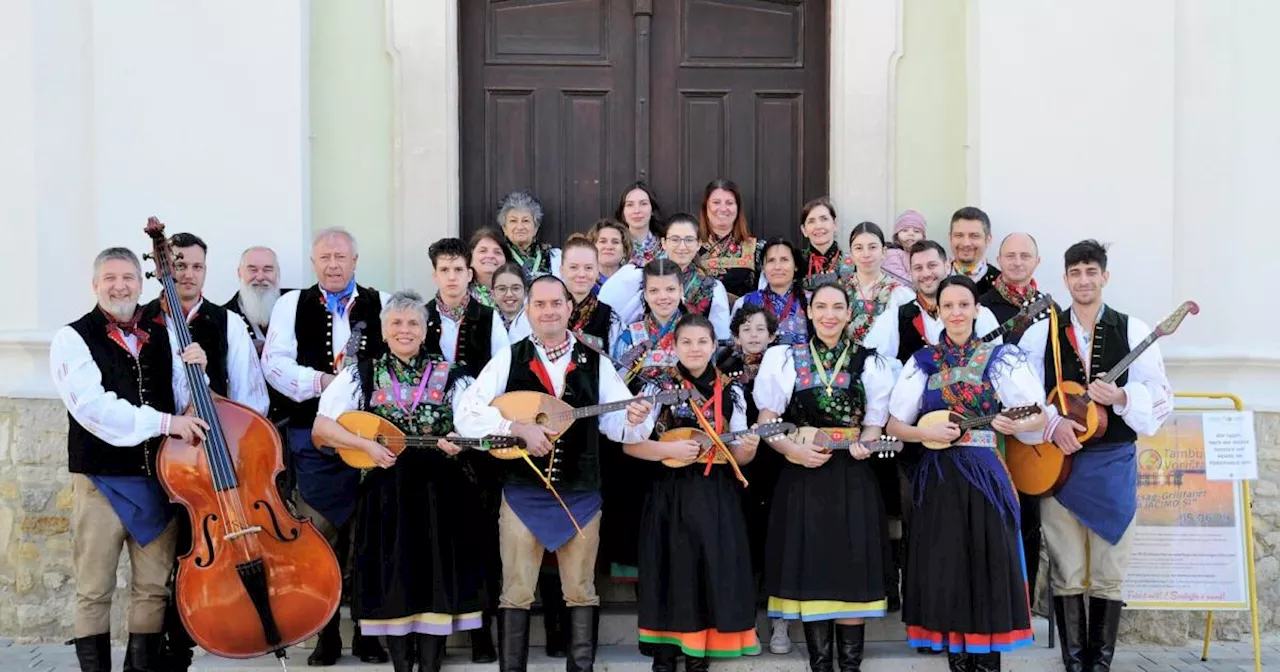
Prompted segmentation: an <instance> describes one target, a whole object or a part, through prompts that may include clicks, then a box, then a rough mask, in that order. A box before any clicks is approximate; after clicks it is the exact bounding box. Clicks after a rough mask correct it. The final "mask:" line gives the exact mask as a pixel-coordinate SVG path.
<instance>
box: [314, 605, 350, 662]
mask: <svg viewBox="0 0 1280 672" xmlns="http://www.w3.org/2000/svg"><path fill="white" fill-rule="evenodd" d="M341 618H342V612H341V611H339V612H336V613H334V615H333V618H331V619H329V622H328V623H326V624H325V626H324V629H323V630H321V631H320V634H319V635H318V636H317V637H316V648H315V650H314V651H312V652H311V655H310V656H307V665H310V666H311V667H328V666H330V665H335V664H337V662H338V659H339V658H341V657H342V634H341V633H340V632H339V630H338V626H339V619H341Z"/></svg>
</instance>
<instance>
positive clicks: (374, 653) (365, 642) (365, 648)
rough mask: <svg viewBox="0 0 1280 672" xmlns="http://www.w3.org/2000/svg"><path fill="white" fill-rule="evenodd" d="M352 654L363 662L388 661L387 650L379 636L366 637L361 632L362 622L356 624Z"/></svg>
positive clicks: (352, 638)
mask: <svg viewBox="0 0 1280 672" xmlns="http://www.w3.org/2000/svg"><path fill="white" fill-rule="evenodd" d="M351 655H353V656H355V657H356V658H359V659H360V662H362V663H375V664H382V663H385V662H387V660H388V658H387V651H386V649H384V648H382V643H381V642H379V641H378V638H377V637H365V636H364V635H362V634H360V624H359V623H356V625H355V634H354V635H353V636H352V637H351Z"/></svg>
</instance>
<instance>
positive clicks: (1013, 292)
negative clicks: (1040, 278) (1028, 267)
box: [993, 274, 1040, 306]
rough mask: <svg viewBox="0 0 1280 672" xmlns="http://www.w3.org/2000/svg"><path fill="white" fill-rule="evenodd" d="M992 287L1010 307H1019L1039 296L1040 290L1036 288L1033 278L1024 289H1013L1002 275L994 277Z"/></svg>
mask: <svg viewBox="0 0 1280 672" xmlns="http://www.w3.org/2000/svg"><path fill="white" fill-rule="evenodd" d="M993 285H994V286H995V288H996V291H997V292H999V293H1000V296H1002V297H1004V300H1005V301H1008V302H1009V305H1011V306H1021V305H1023V304H1025V303H1026V302H1027V301H1028V300H1029V299H1031V298H1032V297H1035V296H1038V295H1039V294H1040V289H1039V288H1038V287H1036V280H1035V278H1032V279H1031V282H1029V283H1027V286H1026V287H1014V286H1013V285H1011V284H1009V283H1008V281H1006V280H1005V279H1004V274H1001V275H998V276H996V280H995V282H994V283H993Z"/></svg>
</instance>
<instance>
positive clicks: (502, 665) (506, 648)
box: [498, 609, 529, 672]
mask: <svg viewBox="0 0 1280 672" xmlns="http://www.w3.org/2000/svg"><path fill="white" fill-rule="evenodd" d="M498 618H499V621H498V623H499V624H498V641H499V645H498V670H499V672H525V669H527V668H528V667H529V610H528V609H499V610H498Z"/></svg>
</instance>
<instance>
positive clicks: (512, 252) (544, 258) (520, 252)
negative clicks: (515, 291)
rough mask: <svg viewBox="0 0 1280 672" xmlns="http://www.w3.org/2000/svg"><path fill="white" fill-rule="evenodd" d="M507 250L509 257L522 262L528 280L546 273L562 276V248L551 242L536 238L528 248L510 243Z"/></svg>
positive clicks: (531, 280)
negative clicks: (552, 244) (554, 245)
mask: <svg viewBox="0 0 1280 672" xmlns="http://www.w3.org/2000/svg"><path fill="white" fill-rule="evenodd" d="M506 251H507V259H510V260H511V261H514V262H516V263H517V264H520V267H521V268H523V269H524V275H525V280H526V281H527V282H533V281H534V280H536V279H537V278H540V277H542V276H544V275H554V276H556V277H557V278H558V277H560V257H561V252H560V248H558V247H552V246H551V245H550V243H544V242H541V241H538V240H535V241H533V244H532V245H530V246H529V247H528V249H523V248H521V247H520V246H519V245H516V244H515V243H508V244H507V250H506Z"/></svg>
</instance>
